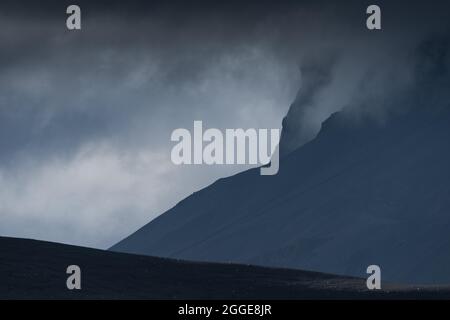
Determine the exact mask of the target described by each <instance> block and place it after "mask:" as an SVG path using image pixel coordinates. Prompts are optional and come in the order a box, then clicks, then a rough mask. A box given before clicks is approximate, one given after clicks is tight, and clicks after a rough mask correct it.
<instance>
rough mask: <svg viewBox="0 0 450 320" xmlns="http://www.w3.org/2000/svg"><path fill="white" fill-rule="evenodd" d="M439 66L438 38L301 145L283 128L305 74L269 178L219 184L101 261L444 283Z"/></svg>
mask: <svg viewBox="0 0 450 320" xmlns="http://www.w3.org/2000/svg"><path fill="white" fill-rule="evenodd" d="M449 61H450V59H449V46H448V42H447V41H446V40H445V38H444V39H443V38H440V37H437V38H433V39H430V40H428V41H426V42H424V43H423V44H421V45H420V46H419V47H418V48H417V50H416V51H415V52H414V54H413V55H412V56H411V61H409V62H408V63H409V64H410V65H411V66H412V70H411V73H410V75H412V77H411V78H408V81H405V82H404V83H403V85H402V86H398V85H396V84H393V85H392V88H393V89H395V90H392V91H389V92H385V95H384V96H382V95H377V94H374V95H373V96H372V97H370V96H366V99H365V100H358V99H355V101H354V103H352V104H349V105H347V106H345V107H344V108H343V110H342V111H341V112H337V113H334V114H333V115H332V116H331V117H330V118H329V119H328V120H326V121H325V122H324V123H323V124H322V127H321V129H320V132H319V133H318V135H317V136H316V137H315V138H313V139H312V140H311V141H309V140H308V137H307V136H305V135H304V134H303V132H302V128H299V127H296V126H295V124H296V123H300V122H301V121H298V117H301V115H302V112H303V111H304V109H302V108H303V107H305V106H308V103H309V102H310V101H311V99H312V97H313V96H314V95H315V94H316V93H317V91H319V90H320V87H321V86H323V85H325V84H326V83H327V81H328V80H327V79H328V70H329V69H327V64H322V66H321V68H316V69H314V68H313V69H309V70H308V69H307V71H306V72H305V73H304V75H303V76H304V77H307V76H308V75H309V76H311V78H310V79H309V80H304V83H305V86H304V87H303V89H304V91H303V92H302V91H300V92H299V95H298V97H297V100H296V101H295V102H294V103H293V105H292V106H291V108H290V111H289V113H288V115H287V117H286V118H285V119H284V122H283V130H284V131H283V137H282V141H281V150H282V154H283V158H282V159H281V162H280V171H279V173H278V175H276V176H271V177H262V176H260V175H259V170H257V169H253V170H249V171H246V172H243V173H240V174H237V175H235V176H232V177H228V178H224V179H220V180H218V181H217V182H215V183H214V184H212V185H211V186H209V187H207V188H204V189H203V190H201V191H199V192H196V193H194V194H193V195H191V196H190V197H188V198H186V199H184V200H183V201H181V202H180V203H179V204H178V205H176V206H175V207H174V208H172V209H170V210H169V211H167V212H166V213H164V214H163V215H161V216H159V217H158V218H156V219H155V220H153V221H151V222H150V223H149V224H147V225H145V226H144V227H142V228H141V229H140V230H138V231H137V232H135V233H133V234H132V235H130V236H129V237H127V238H125V239H124V240H122V241H121V242H119V243H118V244H116V245H115V246H113V247H112V248H111V249H112V250H114V251H121V252H129V253H139V254H147V255H156V256H163V257H176V258H182V259H189V260H199V261H215V262H239V263H251V264H258V265H264V266H276V267H289V268H298V269H303V270H314V271H321V272H330V273H335V274H345V275H352V276H364V275H365V271H366V268H367V266H368V265H371V264H377V265H379V266H380V267H381V269H382V274H383V279H384V280H387V281H394V282H403V283H449V282H450V272H449V270H450V254H449V253H448V248H449V246H450V168H449V165H448V164H449V163H450V149H449V148H448V141H449V139H450V125H449V124H450V108H449V107H448V104H449V100H448V94H447V89H446V88H448V84H449V83H450V82H449V73H448V66H449V65H450V63H449ZM394 79H395V78H394ZM362 85H364V84H362ZM370 106H373V107H372V108H370ZM308 141H309V142H308Z"/></svg>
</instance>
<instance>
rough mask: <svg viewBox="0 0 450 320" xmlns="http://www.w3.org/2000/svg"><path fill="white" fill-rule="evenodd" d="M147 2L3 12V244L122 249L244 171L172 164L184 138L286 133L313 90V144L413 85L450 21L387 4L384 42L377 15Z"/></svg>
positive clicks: (14, 7) (336, 4) (307, 126)
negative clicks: (333, 126)
mask: <svg viewBox="0 0 450 320" xmlns="http://www.w3.org/2000/svg"><path fill="white" fill-rule="evenodd" d="M146 2H147V1H127V2H126V4H125V2H124V1H96V2H95V3H94V1H42V2H40V3H39V4H37V3H36V1H34V2H32V1H2V2H1V4H0V235H4V236H15V237H25V238H38V239H44V240H51V241H59V242H65V243H72V244H79V245H87V246H95V247H101V248H106V247H109V246H110V245H112V244H114V243H115V242H117V241H118V240H120V239H121V238H122V237H124V236H126V235H128V234H130V233H131V232H133V231H134V230H136V229H137V228H138V227H140V226H142V225H143V224H145V223H147V222H148V221H150V220H151V219H152V218H154V217H155V216H157V215H158V214H160V213H163V212H164V211H165V210H167V209H168V208H170V207H171V206H173V205H175V204H176V203H177V202H178V201H180V200H181V199H182V198H184V197H185V196H187V195H189V194H191V193H192V192H194V191H196V190H198V189H200V188H202V187H204V186H206V185H208V184H210V183H212V182H213V181H215V180H216V179H217V178H219V177H222V176H226V175H230V174H232V173H235V172H238V171H242V170H244V169H245V167H243V166H214V167H208V166H197V167H195V166H182V167H177V166H175V165H173V164H172V162H171V161H170V150H171V148H172V147H173V145H174V144H173V143H172V142H171V141H170V134H171V132H172V131H173V130H174V129H176V128H192V125H193V121H194V120H203V122H204V125H205V126H206V127H217V128H240V127H242V128H279V127H280V126H281V121H282V118H283V117H284V116H285V115H286V113H287V111H288V109H289V106H290V104H291V103H292V102H293V101H294V99H295V97H296V95H297V91H298V90H299V88H300V87H301V86H302V85H303V87H304V88H306V89H307V90H308V92H312V94H311V95H310V99H307V100H305V101H306V102H305V103H306V106H305V112H304V113H303V115H302V117H299V124H298V126H299V127H301V130H300V131H301V132H302V134H305V135H306V136H308V137H311V136H312V135H313V134H314V133H316V132H317V130H318V128H319V126H320V123H321V122H322V121H323V120H324V119H326V118H327V117H328V116H329V114H330V113H332V112H334V111H337V110H340V109H341V108H343V107H345V106H348V105H354V104H355V101H356V102H358V103H360V102H361V103H360V104H361V105H364V103H362V102H363V101H366V100H367V99H373V98H374V97H378V100H376V101H381V100H380V99H379V97H384V96H386V95H387V94H388V93H392V92H395V91H397V90H398V88H399V87H402V86H404V85H406V84H407V83H409V81H410V80H411V78H412V77H413V75H411V68H410V67H411V62H410V60H408V59H409V57H410V54H411V53H413V52H414V50H415V49H414V48H416V46H417V44H418V43H420V41H422V40H423V39H426V38H427V37H429V36H430V34H432V33H433V32H434V31H439V30H440V29H442V25H446V23H447V22H446V21H448V20H449V19H448V15H449V14H448V10H444V9H443V8H445V4H444V3H445V2H439V1H436V3H435V2H433V9H429V7H430V5H429V4H428V5H427V3H426V1H420V2H411V1H391V4H387V3H385V2H384V1H378V3H380V5H381V6H382V23H383V24H382V26H383V30H382V31H375V32H372V31H368V30H367V29H366V28H365V19H366V17H367V16H366V14H365V9H366V8H367V6H368V5H369V4H372V3H371V2H368V1H346V3H345V5H344V4H341V2H342V1H326V2H325V1H323V2H317V1H285V2H280V1H273V2H269V1H245V4H242V1H226V2H223V3H221V2H220V1H204V2H201V1H192V2H191V1H189V4H187V3H186V2H185V1H180V2H179V3H177V2H173V1H172V2H171V1H163V2H161V3H157V2H151V4H149V3H146ZM392 2H395V4H392ZM75 3H76V4H78V5H79V6H80V7H81V10H82V30H80V31H69V30H67V29H66V26H65V21H66V17H67V15H66V13H65V10H66V7H67V6H68V5H69V4H75ZM302 70H303V71H302ZM321 76H323V77H326V79H325V80H326V81H323V82H320V81H319V82H318V83H316V82H315V81H317V77H319V78H320V77H321ZM308 81H309V82H308ZM300 94H304V92H302V91H300ZM371 101H372V100H371ZM373 108H376V106H375V107H373Z"/></svg>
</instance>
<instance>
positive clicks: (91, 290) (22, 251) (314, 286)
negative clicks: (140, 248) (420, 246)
mask: <svg viewBox="0 0 450 320" xmlns="http://www.w3.org/2000/svg"><path fill="white" fill-rule="evenodd" d="M0 248H1V249H0V252H1V253H0V258H1V260H0V298H2V299H24V298H33V299H55V298H60V299H87V298H89V299H106V298H112V299H119V298H120V299H130V298H137V299H197V298H210V299H219V298H227V299H243V298H252V299H267V298H273V299H279V298H289V299H310V298H321V299H329V298H377V297H378V298H379V297H382V298H431V297H437V298H444V297H450V290H449V289H447V288H445V289H441V290H438V289H436V288H435V289H429V290H422V291H418V290H416V289H411V290H406V289H405V288H402V289H401V288H400V287H397V288H395V287H393V286H391V290H394V291H391V292H368V291H367V290H366V289H365V280H363V279H356V278H349V277H339V276H332V275H326V274H321V273H314V272H305V271H297V270H286V269H269V268H262V267H253V266H244V265H233V264H212V263H195V262H186V261H177V260H171V259H163V258H154V257H148V256H138V255H130V254H122V253H114V252H108V251H102V250H95V249H88V248H82V247H75V246H69V245H63V244H57V243H50V242H42V241H34V240H24V239H16V238H0ZM71 264H76V265H79V266H80V267H81V270H82V284H81V286H82V289H81V290H79V291H77V290H75V291H69V290H68V289H66V279H67V276H68V275H66V273H65V271H66V268H67V266H68V265H71Z"/></svg>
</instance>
